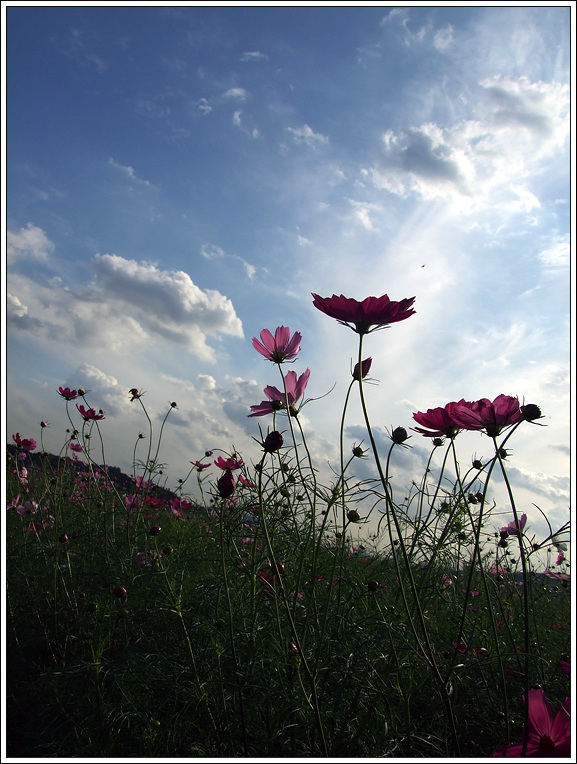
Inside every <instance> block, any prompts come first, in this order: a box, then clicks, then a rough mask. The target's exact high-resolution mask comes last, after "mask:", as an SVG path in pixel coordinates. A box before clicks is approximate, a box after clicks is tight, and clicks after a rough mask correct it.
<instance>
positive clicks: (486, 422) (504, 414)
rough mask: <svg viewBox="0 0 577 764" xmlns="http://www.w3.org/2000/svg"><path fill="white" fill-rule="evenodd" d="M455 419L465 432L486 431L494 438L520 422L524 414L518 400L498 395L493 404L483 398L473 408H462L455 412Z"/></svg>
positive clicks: (509, 396)
mask: <svg viewBox="0 0 577 764" xmlns="http://www.w3.org/2000/svg"><path fill="white" fill-rule="evenodd" d="M453 418H454V419H455V420H456V421H457V423H458V424H459V426H460V427H461V428H462V429H464V430H485V432H486V433H487V435H489V436H490V437H492V438H494V437H496V436H497V435H499V434H500V433H501V431H502V430H503V429H504V428H505V427H509V426H510V425H513V424H516V423H517V422H520V421H521V420H522V419H523V413H522V411H521V408H520V406H519V400H518V399H517V398H515V397H513V396H511V395H498V396H497V397H496V398H495V400H494V401H493V402H492V403H491V401H490V400H489V399H488V398H481V400H479V401H475V403H473V405H472V406H460V407H459V408H457V409H456V410H454V411H453Z"/></svg>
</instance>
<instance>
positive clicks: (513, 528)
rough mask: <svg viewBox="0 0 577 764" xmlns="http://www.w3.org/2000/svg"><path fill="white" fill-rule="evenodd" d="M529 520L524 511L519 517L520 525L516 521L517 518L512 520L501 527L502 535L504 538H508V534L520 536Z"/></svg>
mask: <svg viewBox="0 0 577 764" xmlns="http://www.w3.org/2000/svg"><path fill="white" fill-rule="evenodd" d="M526 522H527V515H526V514H525V513H524V512H523V514H522V515H521V517H520V519H519V525H517V523H516V522H515V520H514V519H513V520H511V522H510V523H509V524H508V525H504V526H503V527H502V528H501V531H500V533H501V536H502V537H503V538H507V536H520V535H521V533H522V532H523V528H524V527H525V524H526Z"/></svg>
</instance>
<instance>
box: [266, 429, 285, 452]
mask: <svg viewBox="0 0 577 764" xmlns="http://www.w3.org/2000/svg"><path fill="white" fill-rule="evenodd" d="M283 443H284V438H283V436H282V435H281V433H280V432H278V431H277V430H273V431H272V432H269V434H268V435H267V436H266V438H265V439H264V443H263V448H264V450H265V451H266V452H267V454H272V453H273V452H274V451H278V450H279V448H282V445H283Z"/></svg>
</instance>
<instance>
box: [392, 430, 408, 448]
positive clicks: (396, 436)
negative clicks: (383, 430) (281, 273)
mask: <svg viewBox="0 0 577 764" xmlns="http://www.w3.org/2000/svg"><path fill="white" fill-rule="evenodd" d="M408 437H409V435H408V433H407V431H406V430H405V428H404V427H395V429H394V430H393V432H392V433H391V440H392V441H393V443H396V444H397V445H400V444H401V443H404V442H405V440H407V438H408Z"/></svg>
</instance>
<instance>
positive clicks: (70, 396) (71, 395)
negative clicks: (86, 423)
mask: <svg viewBox="0 0 577 764" xmlns="http://www.w3.org/2000/svg"><path fill="white" fill-rule="evenodd" d="M58 393H59V395H61V396H62V397H63V398H66V400H67V401H73V400H74V399H75V398H77V397H78V391H77V390H71V389H70V388H69V387H59V388H58Z"/></svg>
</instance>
